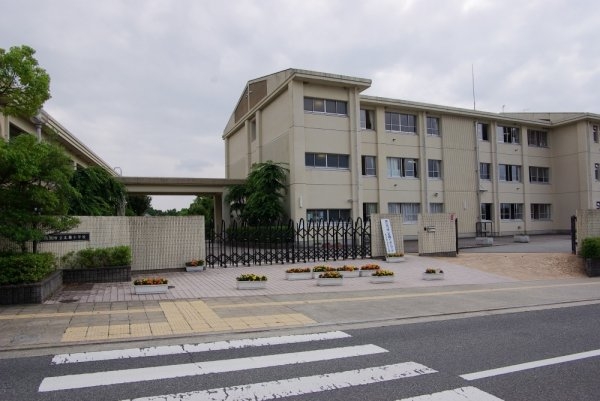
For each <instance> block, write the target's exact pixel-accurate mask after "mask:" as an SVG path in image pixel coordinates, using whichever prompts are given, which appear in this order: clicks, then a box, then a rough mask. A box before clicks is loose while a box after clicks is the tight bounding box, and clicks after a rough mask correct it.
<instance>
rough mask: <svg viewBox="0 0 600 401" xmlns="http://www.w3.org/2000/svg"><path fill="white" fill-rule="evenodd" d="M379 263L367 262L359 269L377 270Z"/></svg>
mask: <svg viewBox="0 0 600 401" xmlns="http://www.w3.org/2000/svg"><path fill="white" fill-rule="evenodd" d="M379 269H380V267H379V265H376V264H368V265H364V266H361V267H360V270H379Z"/></svg>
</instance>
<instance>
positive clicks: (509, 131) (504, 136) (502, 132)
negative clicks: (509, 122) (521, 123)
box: [496, 125, 521, 144]
mask: <svg viewBox="0 0 600 401" xmlns="http://www.w3.org/2000/svg"><path fill="white" fill-rule="evenodd" d="M496 136H497V137H498V142H503V143H514V144H518V143H521V142H520V141H519V136H520V135H519V129H518V128H515V127H503V126H501V125H499V126H498V127H497V128H496Z"/></svg>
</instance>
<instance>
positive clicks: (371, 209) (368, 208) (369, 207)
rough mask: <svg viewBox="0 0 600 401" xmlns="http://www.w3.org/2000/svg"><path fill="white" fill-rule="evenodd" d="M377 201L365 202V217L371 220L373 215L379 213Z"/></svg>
mask: <svg viewBox="0 0 600 401" xmlns="http://www.w3.org/2000/svg"><path fill="white" fill-rule="evenodd" d="M377 210H378V206H377V203H363V219H365V220H370V219H371V215H372V214H375V213H377Z"/></svg>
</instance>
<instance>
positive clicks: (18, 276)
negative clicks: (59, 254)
mask: <svg viewBox="0 0 600 401" xmlns="http://www.w3.org/2000/svg"><path fill="white" fill-rule="evenodd" d="M55 270H56V259H55V257H54V255H53V254H51V253H19V254H9V255H6V254H4V255H2V256H0V285H12V284H30V283H37V282H39V281H42V280H43V279H45V278H46V277H47V276H49V275H50V274H51V273H52V272H54V271H55Z"/></svg>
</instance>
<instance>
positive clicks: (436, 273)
mask: <svg viewBox="0 0 600 401" xmlns="http://www.w3.org/2000/svg"><path fill="white" fill-rule="evenodd" d="M443 279H444V271H443V270H442V269H431V268H430V269H426V270H425V272H424V273H423V280H443Z"/></svg>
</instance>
